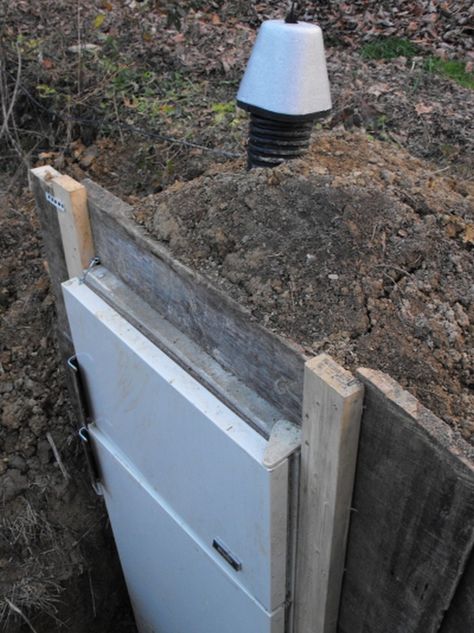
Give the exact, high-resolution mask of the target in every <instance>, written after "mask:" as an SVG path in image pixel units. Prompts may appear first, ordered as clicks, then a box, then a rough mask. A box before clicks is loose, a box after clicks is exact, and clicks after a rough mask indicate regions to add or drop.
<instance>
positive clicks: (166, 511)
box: [63, 280, 288, 633]
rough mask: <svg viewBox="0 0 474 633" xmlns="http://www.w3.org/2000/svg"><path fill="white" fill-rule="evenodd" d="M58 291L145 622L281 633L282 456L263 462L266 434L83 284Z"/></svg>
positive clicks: (160, 630) (122, 551) (164, 629)
mask: <svg viewBox="0 0 474 633" xmlns="http://www.w3.org/2000/svg"><path fill="white" fill-rule="evenodd" d="M63 291H64V296H65V301H66V308H67V312H68V318H69V322H70V326H71V331H72V337H73V341H74V346H75V350H76V354H77V357H78V360H79V364H80V366H81V371H82V373H83V375H84V377H85V379H86V383H87V391H88V395H89V399H90V404H91V409H92V413H93V419H94V425H92V426H91V436H92V441H93V444H94V447H95V450H96V451H97V454H98V458H99V465H100V468H101V470H102V476H103V479H104V488H105V499H106V504H107V508H108V511H109V514H110V518H111V523H112V527H113V531H114V535H115V538H116V540H117V546H118V550H119V555H120V557H121V561H122V565H123V568H124V573H125V576H126V580H127V584H128V587H129V591H130V595H131V597H132V601H133V603H134V607H135V611H136V615H137V619H138V620H139V621H143V622H147V625H146V626H151V627H152V628H148V629H147V628H143V627H142V628H143V630H144V631H156V633H173V632H174V631H176V632H177V633H178V631H179V632H180V633H182V632H185V631H188V630H190V631H193V633H195V632H197V631H200V630H202V631H203V632H204V631H206V633H213V632H214V631H215V633H217V632H218V631H219V633H221V631H223V630H225V631H229V632H230V631H235V632H236V633H237V632H239V633H240V632H242V633H244V632H245V633H247V632H249V631H255V633H263V632H264V631H269V632H271V633H282V632H283V630H284V623H283V621H284V607H283V605H284V602H285V598H286V580H285V578H286V543H287V525H288V516H287V508H288V462H287V460H284V461H283V462H281V463H280V464H278V466H277V467H275V468H274V469H267V468H265V467H264V466H263V464H262V461H263V457H264V453H265V448H266V446H267V441H266V440H265V439H264V438H263V437H261V436H260V435H259V434H258V433H257V432H255V431H254V430H253V429H252V428H250V427H249V426H248V425H247V424H246V423H245V422H244V421H243V420H241V419H240V418H239V417H238V416H237V415H236V414H235V413H233V412H232V411H231V410H230V409H228V408H227V407H226V406H225V405H224V404H223V403H222V402H221V401H220V400H219V399H218V398H216V397H215V396H214V395H212V394H211V393H210V392H209V391H208V390H207V389H205V388H204V387H203V386H202V385H201V384H200V383H198V382H197V381H196V380H195V379H194V378H193V377H192V376H191V375H190V374H189V373H187V372H186V371H184V370H183V369H182V368H181V367H180V366H178V365H177V364H176V363H175V362H174V361H173V360H171V359H170V358H169V357H168V356H166V354H164V353H163V352H162V351H161V350H160V349H158V348H157V347H156V346H155V345H154V344H153V343H151V342H150V341H149V340H148V339H147V338H146V337H144V336H143V335H142V334H141V333H140V332H139V331H138V330H136V329H135V328H134V327H133V326H131V325H130V324H129V323H128V322H127V321H126V320H125V319H124V318H123V317H121V316H120V315H119V314H118V313H117V312H116V311H115V310H113V309H112V308H111V307H110V306H108V305H107V304H106V303H105V302H104V301H103V300H102V299H100V298H99V297H98V296H97V295H96V294H95V293H94V292H93V291H91V290H90V289H89V288H87V287H86V286H85V285H84V284H80V283H79V282H78V281H77V280H71V281H69V282H66V283H65V284H63ZM137 561H139V562H138V563H137ZM140 569H142V570H143V572H142V573H141V572H140V571H139V570H140ZM189 618H190V619H189ZM223 618H224V619H225V623H224V619H223ZM234 619H235V621H234V623H233V624H231V621H233V620H234ZM252 623H253V624H252ZM143 626H144V625H143ZM153 627H155V628H153ZM183 627H185V628H183ZM198 627H201V628H198Z"/></svg>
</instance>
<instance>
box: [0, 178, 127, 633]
mask: <svg viewBox="0 0 474 633" xmlns="http://www.w3.org/2000/svg"><path fill="white" fill-rule="evenodd" d="M2 184H3V183H2V182H1V181H0V192H1V189H2V187H1V185H2ZM0 225H1V232H0V251H1V253H2V259H1V262H0V321H1V328H0V333H1V336H0V404H1V406H0V507H1V511H0V630H4V631H6V632H8V633H17V632H18V633H23V632H30V631H31V630H33V629H32V628H31V627H30V625H29V624H28V622H27V620H28V621H29V622H30V624H31V626H33V627H34V628H35V629H36V631H45V632H46V631H47V632H48V633H53V632H55V631H65V630H66V631H70V632H71V633H84V631H88V633H105V632H107V631H110V632H112V631H114V632H115V631H116V630H117V626H118V625H119V626H120V627H121V628H120V631H123V632H129V633H131V632H132V631H134V630H135V629H134V625H133V624H132V621H131V616H130V613H129V607H128V598H127V595H126V592H125V590H124V586H123V580H122V574H121V571H120V567H119V564H118V560H117V556H116V552H115V548H114V546H113V541H112V536H111V532H110V525H109V523H108V520H107V515H106V512H105V508H104V506H103V504H102V503H101V502H100V501H99V500H98V499H97V498H95V497H94V495H93V494H91V488H90V484H89V481H88V478H87V474H86V472H85V469H84V459H83V456H82V452H81V449H80V447H79V445H78V442H77V439H76V434H75V424H76V420H75V416H74V414H73V412H72V411H71V405H70V401H69V397H68V393H67V390H66V389H65V377H64V374H63V368H62V365H60V364H59V355H58V351H57V345H56V339H55V335H54V321H55V312H54V300H53V296H52V294H51V292H50V287H49V281H48V277H47V271H46V262H45V261H44V259H43V257H42V253H41V237H40V234H39V230H38V222H37V220H36V217H35V211H34V204H33V201H32V199H31V195H30V194H29V192H28V191H27V190H25V191H24V192H23V193H22V194H20V195H18V196H15V195H13V194H6V195H0ZM53 449H54V450H55V451H56V455H55V454H54V450H53ZM25 618H26V619H25Z"/></svg>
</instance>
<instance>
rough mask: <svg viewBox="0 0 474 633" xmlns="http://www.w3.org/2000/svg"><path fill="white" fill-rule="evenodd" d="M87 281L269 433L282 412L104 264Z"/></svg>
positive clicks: (263, 432)
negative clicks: (218, 361) (222, 364)
mask: <svg viewBox="0 0 474 633" xmlns="http://www.w3.org/2000/svg"><path fill="white" fill-rule="evenodd" d="M84 283H85V285H86V286H88V287H89V288H91V290H93V291H94V292H95V293H97V294H98V295H99V296H100V297H102V299H104V301H106V302H107V303H108V304H109V305H110V306H111V307H112V308H114V310H116V311H117V312H118V313H119V314H120V315H121V316H123V317H124V318H125V319H127V321H128V322H129V323H131V324H132V325H133V326H134V327H136V328H137V329H138V330H139V331H140V332H141V333H142V334H143V335H144V336H146V337H147V338H148V339H149V340H150V341H152V343H154V344H155V345H156V346H157V347H159V348H160V349H161V350H163V351H164V352H165V353H166V354H167V355H168V356H170V357H171V358H172V359H173V360H174V361H175V362H176V363H178V365H180V366H181V367H182V368H183V369H184V370H185V371H187V372H188V373H189V374H191V375H192V376H193V377H194V378H196V380H198V381H199V382H200V383H201V384H202V385H204V386H205V387H206V389H208V390H209V391H210V392H211V393H213V394H214V395H215V396H217V397H218V398H220V400H222V401H223V402H224V403H225V404H226V405H227V406H228V407H229V408H230V409H231V410H232V411H234V413H236V414H237V415H239V416H240V417H241V418H242V419H244V420H245V421H246V422H247V423H248V424H249V425H250V426H252V427H253V428H254V429H256V430H257V431H258V432H259V433H260V434H261V435H263V436H264V437H269V436H270V434H271V432H272V428H273V425H274V424H275V422H277V421H278V420H279V411H278V410H277V409H275V407H272V406H271V405H270V404H269V403H268V402H267V401H266V400H264V399H263V398H262V397H260V396H258V395H257V394H256V393H255V392H254V391H253V390H251V389H250V388H249V387H247V386H246V385H244V384H243V383H242V382H241V381H240V380H239V379H238V378H236V377H235V376H234V374H232V373H230V372H229V371H227V370H225V369H223V368H222V367H221V365H219V363H217V361H215V360H214V359H213V358H211V357H210V356H209V355H208V354H206V353H205V352H204V351H203V350H202V348H201V347H199V346H198V345H196V343H194V342H193V341H191V339H190V338H189V337H187V336H186V335H185V334H183V333H182V332H180V331H179V330H178V329H177V328H175V327H174V326H173V325H171V323H169V321H167V320H166V319H165V318H164V317H162V316H161V315H160V314H159V313H158V312H157V311H156V310H154V309H153V308H151V307H150V306H149V305H148V303H146V301H144V300H143V299H141V298H140V297H139V296H138V295H137V294H136V293H135V292H133V291H132V290H130V288H129V287H128V286H126V285H125V284H124V283H123V282H122V281H121V280H120V279H118V277H116V276H115V275H112V273H111V272H110V271H109V270H107V269H106V268H105V267H104V266H95V267H94V268H92V269H91V270H90V272H89V273H88V275H87V277H86V279H85V281H84Z"/></svg>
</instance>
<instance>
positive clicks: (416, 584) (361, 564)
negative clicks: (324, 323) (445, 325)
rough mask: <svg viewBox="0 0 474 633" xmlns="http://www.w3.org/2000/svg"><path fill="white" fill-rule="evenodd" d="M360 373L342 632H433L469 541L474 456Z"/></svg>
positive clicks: (473, 539) (437, 423)
mask: <svg viewBox="0 0 474 633" xmlns="http://www.w3.org/2000/svg"><path fill="white" fill-rule="evenodd" d="M357 375H358V377H359V378H360V379H361V380H362V382H363V383H364V385H365V403H364V405H365V406H364V414H363V417H362V424H361V436H360V443H359V457H358V462H357V464H358V465H357V472H356V484H355V489H354V500H353V506H354V513H353V516H352V520H351V528H350V534H349V544H348V552H347V561H346V574H345V580H344V586H343V593H342V602H341V606H342V608H341V614H340V622H339V631H340V633H367V632H369V631H370V633H387V631H390V633H435V632H437V631H438V630H439V627H440V624H441V622H442V619H443V617H444V613H445V611H446V609H448V607H449V605H450V603H451V600H452V598H453V595H454V593H455V591H456V588H457V586H458V583H459V581H460V579H461V577H462V574H463V570H464V568H465V566H466V563H467V560H468V558H469V556H470V554H471V551H472V547H473V543H474V448H472V447H470V446H469V445H468V444H467V443H466V442H465V441H464V440H463V439H462V438H461V437H460V436H459V435H457V434H456V433H455V432H454V431H452V430H450V429H449V427H448V426H447V425H446V424H445V423H444V422H442V421H441V420H439V419H438V418H436V416H435V415H433V414H432V413H431V412H430V411H428V410H427V409H425V408H424V407H423V406H422V405H421V404H420V403H419V402H418V401H417V400H416V398H414V397H413V396H411V395H410V394H409V393H407V392H406V391H404V390H403V389H402V388H401V386H400V385H399V384H398V383H397V382H396V381H395V380H393V379H391V378H390V377H389V376H387V375H385V374H383V373H381V372H377V371H374V370H370V369H361V370H359V372H358V373H357ZM461 630H462V631H464V630H466V631H467V629H461Z"/></svg>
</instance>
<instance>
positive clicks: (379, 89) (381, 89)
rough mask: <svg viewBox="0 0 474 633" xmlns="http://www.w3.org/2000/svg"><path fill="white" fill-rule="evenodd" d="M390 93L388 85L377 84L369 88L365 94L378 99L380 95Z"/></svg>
mask: <svg viewBox="0 0 474 633" xmlns="http://www.w3.org/2000/svg"><path fill="white" fill-rule="evenodd" d="M389 91H390V86H389V84H384V83H377V84H372V85H371V86H369V88H368V90H367V93H368V94H369V95H374V96H375V97H380V95H383V94H385V93H386V92H389Z"/></svg>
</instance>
